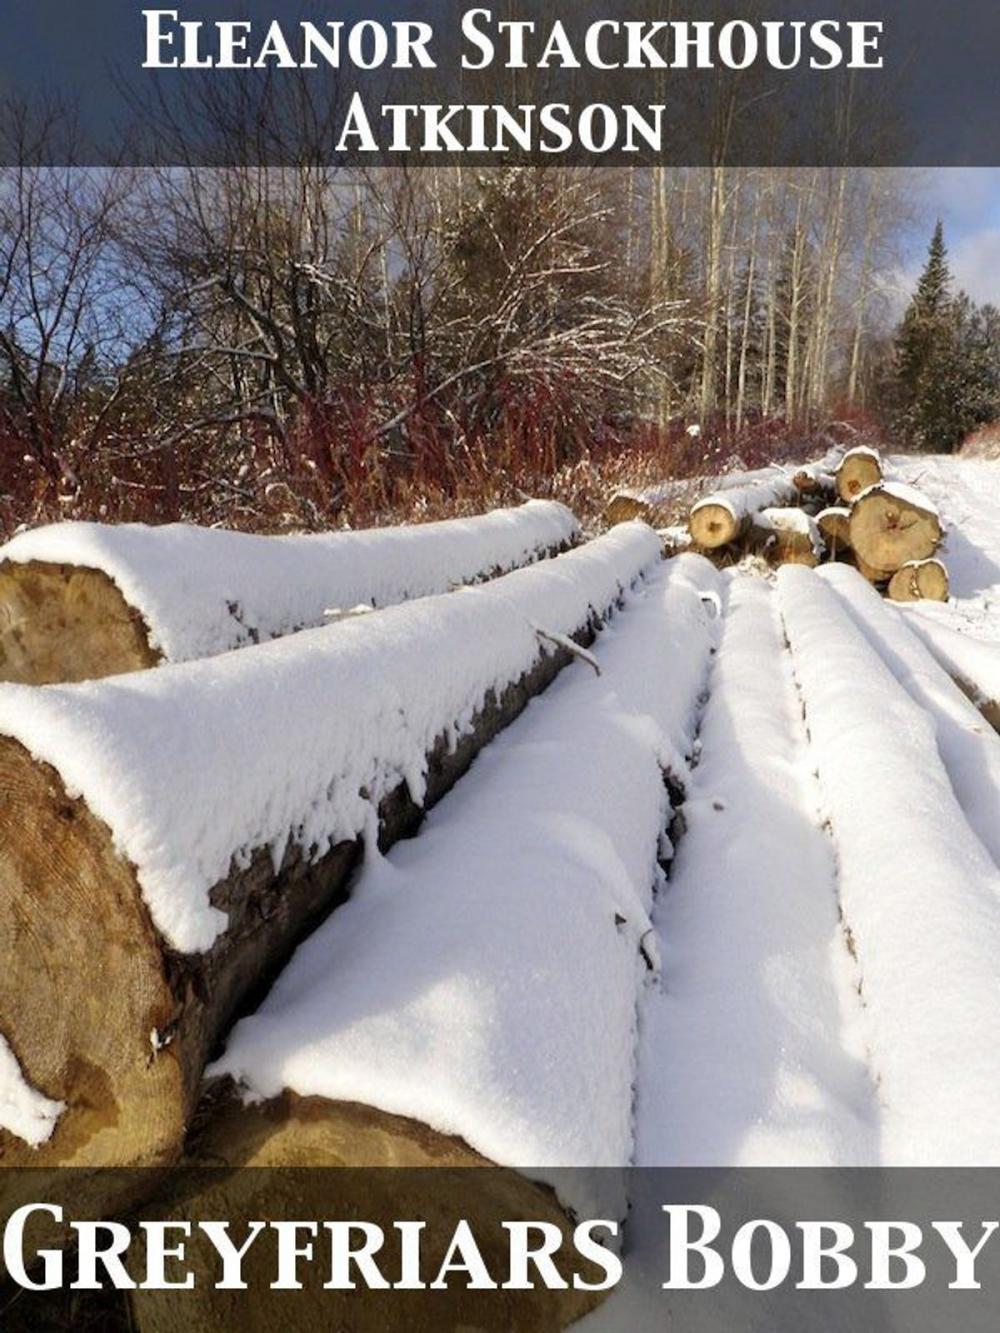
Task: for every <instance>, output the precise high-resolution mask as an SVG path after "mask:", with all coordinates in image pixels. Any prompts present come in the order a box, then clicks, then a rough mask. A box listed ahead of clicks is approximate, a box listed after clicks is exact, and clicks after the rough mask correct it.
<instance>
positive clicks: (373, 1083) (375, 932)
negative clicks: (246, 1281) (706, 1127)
mask: <svg viewBox="0 0 1000 1333" xmlns="http://www.w3.org/2000/svg"><path fill="white" fill-rule="evenodd" d="M718 588H719V576H718V574H717V573H716V571H715V570H714V569H712V568H711V566H709V565H708V562H707V561H705V560H703V559H702V558H700V557H696V556H680V557H678V558H677V560H675V561H671V562H669V563H668V564H667V565H665V566H664V568H663V572H662V574H661V575H660V576H659V577H658V578H657V579H656V580H654V581H653V582H652V583H651V584H650V585H649V586H648V587H646V588H644V589H643V590H642V591H641V592H640V593H639V594H637V596H636V597H635V598H634V600H633V601H632V603H631V604H630V606H629V609H628V611H627V612H626V613H625V614H624V615H622V616H621V617H620V618H619V619H618V620H616V621H615V623H614V624H613V625H612V626H611V628H610V629H608V630H607V631H606V632H605V633H604V634H602V635H601V636H600V639H599V640H598V643H597V646H596V649H595V654H596V656H597V659H598V661H599V662H600V666H601V674H600V676H597V675H595V674H594V673H592V672H590V671H587V670H585V669H582V668H581V669H579V670H574V671H572V672H568V673H566V674H565V675H564V676H563V678H562V679H561V680H560V681H559V683H558V684H557V685H556V686H555V687H553V690H552V691H551V692H550V694H549V695H548V696H547V698H546V701H545V704H544V706H538V707H532V708H529V709H528V710H527V712H526V713H525V715H524V716H523V717H522V718H521V719H520V720H519V721H518V722H517V723H516V724H515V725H514V726H512V727H511V728H509V729H508V730H507V731H506V732H505V733H504V735H503V736H502V737H500V738H499V739H498V740H497V741H496V742H494V744H493V745H491V746H490V748H489V750H488V751H487V752H486V753H485V754H484V755H483V756H482V758H481V759H480V761H479V762H478V763H477V765H476V767H475V768H474V769H473V771H472V772H471V773H470V774H469V775H468V777H467V778H466V779H465V780H464V781H463V782H462V783H461V785H460V786H458V787H457V788H456V789H455V790H454V791H453V792H452V793H451V795H450V796H449V797H448V798H447V800H446V801H443V802H442V803H441V804H440V805H439V806H438V808H437V809H436V810H435V811H434V813H433V814H432V815H431V816H430V817H429V818H428V820H427V823H426V824H425V826H424V828H423V830H422V831H421V834H420V837H419V838H416V839H411V840H409V841H407V842H403V843H399V844H398V845H397V846H396V847H394V848H393V849H392V851H391V852H390V853H389V855H388V856H387V857H386V858H384V859H382V860H375V861H371V862H368V863H366V865H365V867H364V869H363V871H362V873H361V877H360V881H359V883H358V885H357V888H356V890H355V892H354V893H353V895H352V897H351V899H350V901H349V902H348V903H347V904H346V905H345V906H344V907H343V908H341V909H340V910H339V911H338V912H337V913H335V914H334V915H333V916H332V917H330V919H329V920H328V921H327V922H326V923H325V924H324V925H323V926H321V927H320V929H319V930H317V931H316V932H315V933H314V934H313V935H312V936H311V937H310V938H309V939H308V940H307V941H306V943H305V944H303V945H302V946H301V948H300V949H299V950H298V952H297V953H296V955H295V957H294V959H293V960H292V962H291V963H290V964H289V966H288V967H287V968H286V969H285V971H284V973H283V974H282V975H281V977H280V978H279V979H278V981H277V983H276V984H275V986H274V987H273V989H272V991H271V993H270V995H269V996H268V997H267V999H266V1000H265V1001H264V1003H263V1005H262V1006H261V1008H260V1009H259V1010H258V1011H257V1013H255V1014H254V1015H252V1016H251V1017H249V1018H245V1019H243V1020H242V1021H241V1022H240V1023H238V1024H237V1026H236V1027H235V1029H234V1030H233V1032H232V1034H231V1036H230V1040H229V1043H228V1047H227V1050H226V1052H225V1054H224V1055H223V1057H222V1058H221V1060H219V1061H218V1062H217V1063H216V1064H215V1065H213V1066H212V1067H211V1068H210V1070H209V1075H210V1077H213V1076H228V1077H229V1078H230V1079H231V1080H233V1082H234V1083H235V1085H236V1086H237V1087H238V1088H239V1089H240V1090H241V1091H242V1093H243V1094H244V1095H245V1096H246V1097H247V1098H249V1099H250V1100H252V1101H254V1102H257V1103H260V1102H262V1101H263V1102H264V1103H265V1104H270V1103H272V1102H274V1101H275V1099H277V1102H275V1104H274V1108H273V1110H274V1114H273V1116H272V1118H271V1119H272V1129H271V1131H270V1132H271V1133H273V1135H275V1136H284V1137H285V1141H286V1146H285V1147H284V1148H283V1149H280V1151H279V1150H278V1149H271V1148H268V1147H267V1146H266V1145H265V1144H263V1143H262V1141H261V1135H260V1129H259V1124H258V1123H257V1121H256V1120H255V1119H254V1120H249V1121H248V1122H247V1126H246V1128H245V1130H244V1132H243V1133H240V1131H239V1127H238V1121H237V1119H235V1118H234V1117H232V1116H231V1115H230V1116H228V1120H227V1124H228V1126H229V1128H228V1129H227V1132H226V1133H225V1134H224V1135H222V1134H215V1135H214V1136H213V1140H212V1142H213V1147H212V1149H211V1152H212V1154H213V1155H214V1153H215V1152H216V1151H217V1150H220V1149H219V1145H220V1144H222V1143H228V1144H229V1145H230V1149H229V1151H230V1153H232V1154H233V1156H232V1157H228V1155H227V1154H226V1153H225V1150H224V1149H222V1151H223V1153H224V1156H227V1158H228V1160H235V1161H241V1160H243V1153H244V1152H245V1151H246V1144H247V1143H252V1144H253V1145H254V1148H253V1151H254V1152H255V1153H258V1152H265V1151H266V1152H269V1153H272V1152H278V1153H279V1155H278V1156H277V1157H272V1158H271V1160H279V1161H280V1160H282V1158H284V1160H286V1161H287V1160H288V1158H289V1157H294V1158H295V1159H296V1160H301V1157H300V1156H299V1154H298V1153H295V1152H294V1151H293V1145H294V1143H295V1132H294V1131H293V1130H292V1129H290V1128H289V1126H288V1116H287V1110H288V1107H289V1104H290V1103H289V1098H292V1104H294V1099H295V1098H312V1099H317V1098H322V1099H324V1105H325V1109H323V1108H322V1107H321V1108H320V1109H319V1110H317V1111H316V1115H317V1117H318V1118H319V1119H320V1120H321V1121H322V1120H324V1119H325V1120H326V1121H327V1123H328V1124H329V1126H330V1128H331V1133H332V1134H333V1137H332V1139H331V1142H334V1143H336V1142H337V1141H338V1139H339V1147H336V1148H335V1150H334V1152H335V1156H334V1159H333V1160H337V1161H341V1162H346V1163H347V1164H357V1158H356V1157H355V1156H354V1152H355V1149H354V1148H353V1147H352V1144H351V1142H350V1138H349V1137H347V1138H345V1137H344V1136H343V1135H342V1134H340V1135H338V1134H336V1133H333V1131H334V1130H335V1128H336V1126H337V1125H338V1124H339V1123H340V1122H341V1121H342V1120H343V1117H344V1114H345V1113H344V1109H343V1108H344V1106H345V1105H347V1106H349V1107H354V1106H358V1105H361V1106H365V1107H368V1108H371V1112H372V1113H373V1114H374V1115H375V1118H376V1119H381V1118H382V1117H383V1116H400V1117H404V1118H405V1119H406V1120H407V1121H409V1122H416V1123H418V1124H419V1125H422V1126H425V1127H426V1128H425V1129H424V1130H423V1131H422V1132H423V1133H424V1134H427V1135H429V1136H431V1137H432V1138H433V1137H434V1136H445V1137H446V1139H447V1138H448V1136H450V1137H451V1138H452V1139H454V1138H457V1139H459V1140H461V1141H462V1143H464V1144H466V1145H468V1148H469V1149H471V1150H472V1151H473V1152H476V1153H479V1154H481V1155H482V1156H483V1157H485V1158H487V1159H489V1160H490V1161H492V1162H495V1163H499V1164H501V1165H503V1166H513V1167H518V1168H524V1169H530V1173H531V1175H532V1176H533V1177H534V1178H536V1179H540V1180H542V1181H547V1182H548V1183H550V1184H551V1185H552V1187H553V1188H554V1189H555V1190H556V1191H557V1193H559V1194H560V1197H561V1198H562V1201H563V1202H564V1203H565V1204H566V1205H567V1206H569V1207H572V1208H574V1209H575V1210H576V1211H577V1212H579V1213H580V1214H581V1215H583V1216H590V1215H600V1216H608V1215H610V1214H606V1213H600V1214H591V1213H590V1212H589V1211H588V1210H589V1209H592V1208H594V1207H595V1206H598V1204H599V1203H600V1206H606V1207H610V1206H612V1203H615V1204H616V1203H617V1202H619V1200H618V1199H617V1197H616V1198H615V1199H614V1200H613V1201H609V1200H608V1199H604V1200H601V1201H598V1200H596V1199H595V1198H593V1197H590V1191H591V1190H593V1189H595V1188H599V1187H600V1186H601V1185H602V1184H603V1183H605V1182H598V1181H595V1180H594V1178H592V1177H590V1178H588V1177H587V1176H586V1175H581V1176H576V1175H571V1176H570V1177H568V1178H566V1177H564V1176H563V1175H562V1174H561V1169H562V1168H566V1167H595V1166H625V1165H627V1164H628V1162H629V1160H630V1156H631V1149H632V1085H633V1080H634V1067H635V1043H636V1006H637V998H638V994H639V988H640V986H641V984H642V981H643V979H644V977H645V976H646V975H647V974H648V970H649V968H650V966H653V965H655V962H656V960H655V956H654V953H653V952H652V951H651V946H650V940H651V923H650V919H649V913H650V909H651V905H652V898H653V889H654V885H655V883H656V881H657V878H658V874H659V872H658V866H657V863H658V861H659V860H662V859H663V858H664V857H665V855H668V854H669V852H670V847H669V843H668V842H667V841H666V835H667V827H668V824H669V822H670V791H671V789H672V790H673V792H674V797H675V799H676V798H677V797H678V796H679V795H680V793H681V791H682V790H683V788H682V784H683V783H684V781H685V779H686V776H687V756H688V755H690V753H691V750H692V746H693V740H694V733H695V725H696V715H697V710H698V699H699V695H700V694H701V692H702V690H703V688H704V683H705V679H706V676H707V673H708V665H709V660H710V649H711V648H712V646H713V643H714V641H715V638H716V632H717V620H716V617H715V616H714V615H713V614H712V612H711V610H710V608H709V606H708V605H707V603H706V600H705V595H706V594H709V595H710V596H713V597H717V595H718ZM512 828H514V829H516V830H517V837H516V838H512V837H511V829H512ZM227 1114H228V1113H227ZM407 1132H409V1131H407ZM396 1137H397V1136H395V1135H394V1134H393V1133H391V1132H389V1131H388V1130H387V1131H386V1134H385V1136H384V1138H383V1139H381V1140H380V1141H379V1142H377V1143H375V1144H374V1145H368V1146H366V1147H365V1148H364V1149H361V1148H360V1147H359V1149H358V1151H364V1152H366V1153H368V1154H370V1156H369V1157H367V1158H366V1159H365V1160H368V1161H372V1160H373V1159H374V1162H375V1163H376V1164H380V1165H386V1164H389V1163H391V1162H392V1161H394V1160H396V1156H395V1155H396V1153H397V1151H398V1145H397V1143H396ZM443 1146H445V1147H446V1143H444V1144H443ZM614 1188H615V1190H617V1188H618V1186H617V1184H616V1185H615V1186H614ZM576 1190H583V1191H585V1193H584V1194H582V1195H581V1194H578V1193H574V1191H576Z"/></svg>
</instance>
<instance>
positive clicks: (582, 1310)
mask: <svg viewBox="0 0 1000 1333" xmlns="http://www.w3.org/2000/svg"><path fill="white" fill-rule="evenodd" d="M535 1176H537V1177H539V1178H534V1177H535ZM0 1188H2V1191H3V1196H2V1199H3V1201H2V1207H0V1221H2V1224H3V1261H4V1282H3V1286H2V1288H0V1325H2V1327H3V1328H4V1329H5V1330H6V1331H8V1333H12V1331H13V1330H22V1329H24V1330H29V1329H30V1330H38V1329H42V1328H45V1329H49V1328H74V1329H87V1328H95V1329H96V1328H100V1329H104V1330H118V1329H121V1330H125V1329H140V1330H143V1331H144V1333H145V1331H148V1330H167V1329H182V1328H183V1329H185V1330H191V1331H192V1333H193V1331H194V1330H200V1329H210V1328H222V1327H225V1328H234V1329H235V1328H240V1329H251V1330H261V1333H263V1330H265V1329H267V1330H271V1329H276V1328H294V1329H296V1330H303V1329H317V1330H319V1329H338V1330H365V1331H366V1333H367V1331H368V1330H372V1331H373V1333H374V1330H404V1329H405V1330H411V1329H412V1330H428V1333H429V1331H430V1330H446V1329H456V1330H457V1329H470V1328H476V1329H497V1330H500V1329H524V1330H535V1329H550V1328H551V1329H554V1328H560V1327H565V1326H567V1325H569V1324H570V1323H573V1322H575V1321H577V1320H587V1322H586V1323H585V1324H584V1325H583V1327H585V1328H588V1329H591V1330H599V1329H604V1330H614V1331H618V1330H621V1333H626V1331H628V1333H637V1331H639V1330H645V1329H658V1328H668V1327H669V1328H670V1329H673V1330H683V1331H684V1333H688V1331H690V1333H695V1331H697V1333H701V1331H702V1330H704V1333H709V1331H710V1330H712V1331H714V1333H718V1330H722V1329H739V1330H741V1331H742V1330H747V1329H762V1330H763V1329H767V1330H770V1331H771V1333H785V1331H786V1330H787V1333H819V1331H820V1330H823V1331H824V1333H826V1331H829V1333H833V1330H836V1331H837V1333H848V1331H849V1330H857V1331H858V1333H862V1330H864V1331H865V1333H871V1331H872V1330H875V1329H878V1330H888V1329H900V1330H903V1329H905V1330H907V1333H945V1330H949V1331H950V1330H955V1329H961V1330H963V1333H973V1331H974V1330H984V1331H985V1330H987V1329H995V1328H996V1327H997V1321H998V1318H1000V1238H998V1237H997V1234H996V1233H997V1231H998V1222H997V1217H998V1214H1000V1208H998V1202H1000V1171H994V1170H953V1171H949V1170H792V1169H787V1170H666V1169H662V1170H652V1169H650V1170H632V1171H624V1172H619V1171H610V1170H604V1171H551V1170H550V1171H546V1172H539V1173H529V1174H527V1175H525V1174H519V1173H514V1172H511V1171H504V1170H499V1169H492V1168H483V1169H478V1170H477V1169H465V1170H453V1169H448V1168H441V1169H406V1168H395V1169H391V1168H382V1169H372V1170H360V1169H339V1170H338V1169H326V1170H322V1169H310V1170H306V1169H302V1170H295V1169H285V1170H274V1169H262V1168H260V1169H241V1170H235V1171H233V1170H222V1169H219V1170H213V1169H212V1168H204V1167H199V1168H198V1169H197V1170H194V1169H192V1170H175V1171H171V1172H149V1171H147V1172H140V1171H133V1172H111V1171H103V1172H101V1171H98V1172H87V1171H82V1170H81V1171H68V1170H67V1171H62V1172H55V1173H53V1172H41V1171H10V1172H7V1173H6V1174H5V1176H4V1178H3V1180H2V1182H0ZM109 1209H110V1210H111V1211H112V1212H113V1213H114V1214H115V1216H116V1218H117V1220H116V1221H114V1222H109V1221H103V1222H102V1221H100V1220H99V1219H100V1218H101V1217H102V1215H106V1214H107V1212H108V1210H109Z"/></svg>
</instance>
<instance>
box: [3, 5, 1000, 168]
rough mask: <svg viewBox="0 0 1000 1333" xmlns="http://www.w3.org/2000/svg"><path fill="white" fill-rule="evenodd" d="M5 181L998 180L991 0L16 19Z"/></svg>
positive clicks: (6, 69) (20, 8)
mask: <svg viewBox="0 0 1000 1333" xmlns="http://www.w3.org/2000/svg"><path fill="white" fill-rule="evenodd" d="M4 20H5V22H4V33H3V38H2V41H0V89H2V90H3V91H2V95H0V100H2V114H0V164H4V165H7V166H17V165H21V164H25V163H32V164H36V165H37V164H42V165H45V164H51V165H56V164H58V165H66V164H81V165H116V164H129V165H154V164H156V165H182V164H183V165H192V164H193V165H233V164H245V163H254V164H261V165H290V164H298V165H301V164H302V163H303V162H322V163H324V164H327V165H329V164H334V165H345V166H354V167H357V166H376V165H378V166H385V165H406V166H409V167H412V166H428V165H431V166H441V165H449V166H456V165H463V164H467V165H470V166H475V167H482V166H486V165H500V164H503V163H520V164H530V165H543V164H556V165H567V164H569V165H586V164H595V163H596V164H601V165H617V166H621V165H628V164H635V165H639V166H650V165H657V164H659V165H665V166H709V165H718V164H723V163H724V164H727V165H732V166H754V165H757V166H765V165H777V166H781V165H787V166H795V165H812V166H920V165H928V166H932V165H933V166H947V165H963V166H994V165H998V164H1000V136H998V134H997V132H996V124H997V119H998V118H997V100H998V93H997V79H996V52H997V50H998V49H1000V40H998V39H1000V9H998V7H997V6H996V5H995V4H992V3H988V2H986V0H975V2H972V0H963V2H960V3H958V4H955V5H951V6H944V7H943V6H941V5H939V4H936V3H932V0H907V3H905V4H904V3H901V0H868V2H867V3H863V4H858V3H844V0H832V3H830V4H821V3H819V2H818V0H802V2H801V3H795V0H776V2H770V0H764V2H758V0H752V2H751V3H744V4H740V3H735V2H734V0H724V2H723V0H720V2H719V3H705V0H691V3H689V4H687V5H684V6H677V5H669V6H668V5H664V4H662V3H655V0H638V2H637V3H634V4H630V3H623V0H585V3H583V4H581V5H574V6H556V5H552V4H546V3H542V4H530V5H529V4H521V5H518V4H516V3H515V4H513V5H509V4H506V3H505V4H503V5H490V4H482V5H478V6H477V5H474V4H465V3H451V2H449V0H437V2H434V3H430V4H421V5H415V4H408V3H406V0H398V3H392V4H385V5H377V6H376V5H364V4H362V3H359V2H358V0H353V2H352V3H351V4H349V5H343V4H338V5H337V6H329V7H326V8H324V7H323V5H322V3H321V0H308V3H302V2H301V0H283V3H282V4H281V5H273V4H269V3H268V0H240V3H224V2H220V0H175V3H174V4H172V5H166V4H164V5H163V6H162V7H154V6H153V4H152V3H149V4H146V5H144V4H143V3H141V0H89V2H88V3H87V4H77V3H73V2H72V0H30V3H29V2H28V0H12V3H10V4H9V5H7V6H5V11H4Z"/></svg>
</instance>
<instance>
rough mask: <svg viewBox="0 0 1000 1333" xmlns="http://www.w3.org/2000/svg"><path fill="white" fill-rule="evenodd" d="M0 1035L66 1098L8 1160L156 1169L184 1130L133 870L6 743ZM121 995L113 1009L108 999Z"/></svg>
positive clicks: (73, 804) (1, 790) (46, 776)
mask: <svg viewBox="0 0 1000 1333" xmlns="http://www.w3.org/2000/svg"><path fill="white" fill-rule="evenodd" d="M0 958H2V960H3V968H4V976H3V985H2V986H0V1032H2V1033H3V1035H4V1037H5V1038H6V1039H7V1042H8V1043H9V1045H10V1047H11V1049H12V1051H13V1052H14V1055H15V1057H16V1058H17V1060H18V1063H19V1064H20V1066H21V1070H22V1074H23V1076H24V1078H25V1079H26V1081H27V1082H28V1084H29V1085H30V1086H31V1087H33V1088H35V1089H37V1090H38V1091H39V1092H40V1093H42V1094H44V1096H46V1097H47V1098H50V1099H52V1100H54V1101H57V1102H62V1103H64V1104H65V1109H64V1110H63V1112H62V1114H61V1115H60V1116H59V1119H58V1121H57V1122H56V1125H55V1128H54V1129H53V1131H52V1134H51V1137H50V1138H49V1139H48V1141H47V1142H45V1143H43V1144H42V1145H41V1146H39V1147H37V1148H31V1147H30V1146H28V1145H27V1144H25V1143H24V1142H23V1141H22V1140H21V1139H19V1138H16V1137H15V1136H14V1135H13V1134H10V1133H8V1132H7V1131H5V1130H0V1164H2V1165H3V1166H37V1167H48V1166H57V1165H58V1166H69V1165H72V1166H88V1165H97V1164H99V1165H128V1164H132V1163H135V1162H136V1161H141V1162H144V1163H146V1164H156V1163H157V1162H159V1161H162V1160H166V1159H167V1158H168V1157H169V1156H170V1153H171V1151H176V1148H177V1146H178V1144H179V1143H180V1141H181V1136H182V1134H183V1128H182V1118H181V1115H180V1112H179V1097H178V1095H177V1088H178V1083H179V1080H180V1073H179V1068H178V1064H177V1062H176V1060H175V1059H174V1058H173V1054H172V1052H171V1051H170V1049H169V1047H168V1048H166V1049H163V1050H161V1051H159V1052H156V1051H155V1050H154V1046H153V1042H152V1040H151V1034H152V1033H154V1032H160V1033H164V1034H165V1033H169V1031H170V1024H171V1020H172V1015H173V1004H172V1000H171V996H170V993H169V989H168V987H167V986H166V985H165V982H164V978H163V972H162V967H161V959H160V948H159V945H158V942H157V940H156V937H155V934H154V931H153V927H152V925H151V923H150V921H149V918H148V914H147V912H146V910H145V907H144V906H143V904H142V899H141V895H140V893H139V889H138V885H137V884H136V881H135V873H134V871H133V869H132V868H131V866H129V865H128V864H127V863H126V862H124V861H123V860H122V859H121V858H120V857H119V856H118V855H117V854H116V852H115V850H114V847H113V845H112V840H111V835H110V833H109V831H108V829H107V828H106V827H105V826H104V825H103V824H102V823H101V822H100V821H99V820H98V819H96V818H95V817H94V816H93V815H92V814H91V813H90V811H89V810H88V808H87V806H86V804H85V803H84V802H83V801H80V800H72V799H70V798H69V797H68V796H67V795H66V793H65V791H64V789H63V786H62V783H61V782H60V780H59V778H58V777H57V775H56V774H55V773H54V772H53V770H51V769H50V768H48V767H47V766H46V765H43V764H39V763H36V762H35V760H33V759H32V757H31V756H30V755H29V754H28V753H27V751H26V750H24V749H23V748H22V747H21V746H20V745H19V744H17V743H16V742H14V741H11V740H8V739H0ZM111 995H113V996H114V1003H109V997H110V996H111Z"/></svg>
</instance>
